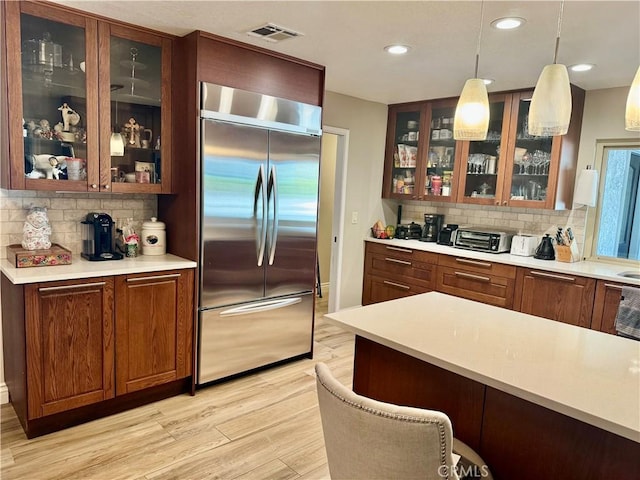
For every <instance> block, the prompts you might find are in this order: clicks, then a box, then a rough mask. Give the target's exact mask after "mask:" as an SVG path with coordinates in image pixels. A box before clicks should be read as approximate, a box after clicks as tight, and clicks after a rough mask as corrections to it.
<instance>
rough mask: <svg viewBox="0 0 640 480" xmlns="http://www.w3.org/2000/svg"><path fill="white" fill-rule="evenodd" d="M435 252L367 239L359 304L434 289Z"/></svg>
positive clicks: (436, 261) (436, 257) (436, 260)
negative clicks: (368, 240)
mask: <svg viewBox="0 0 640 480" xmlns="http://www.w3.org/2000/svg"><path fill="white" fill-rule="evenodd" d="M437 264H438V255H437V254H435V253H430V252H421V251H416V250H413V249H411V248H404V247H397V246H393V245H385V244H382V243H373V242H367V243H366V245H365V262H364V279H363V285H362V304H363V305H369V304H371V303H378V302H385V301H387V300H393V299H396V298H402V297H407V296H409V295H415V294H417V293H425V292H430V291H431V290H434V289H435V284H436V282H435V280H436V278H435V275H436V265H437Z"/></svg>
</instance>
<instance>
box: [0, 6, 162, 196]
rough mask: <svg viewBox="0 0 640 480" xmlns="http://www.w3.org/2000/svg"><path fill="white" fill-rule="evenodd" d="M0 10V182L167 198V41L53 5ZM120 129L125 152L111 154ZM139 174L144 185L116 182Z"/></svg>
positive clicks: (10, 185) (34, 187) (8, 185)
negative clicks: (0, 109)
mask: <svg viewBox="0 0 640 480" xmlns="http://www.w3.org/2000/svg"><path fill="white" fill-rule="evenodd" d="M0 8H4V25H3V27H5V28H3V30H5V29H6V31H5V32H4V35H5V40H6V41H5V42H4V44H3V49H6V50H4V51H3V54H2V56H1V57H2V60H0V61H2V62H5V63H3V65H2V69H0V70H1V71H2V72H3V85H4V84H6V92H7V93H6V101H7V106H8V113H7V117H8V127H7V129H6V131H5V129H3V132H2V135H3V142H4V141H5V140H6V142H7V144H8V148H6V147H5V148H3V150H2V162H3V165H4V167H5V168H4V170H5V173H3V176H2V186H3V187H4V188H10V189H19V190H21V189H27V190H56V191H59V190H63V191H76V192H80V191H85V192H86V191H89V192H98V191H102V192H110V191H115V192H144V193H168V192H170V191H171V175H170V168H169V161H170V155H169V152H170V149H171V135H170V128H171V125H170V106H171V94H170V82H171V75H170V72H171V42H172V39H171V37H169V36H163V35H160V34H159V35H155V34H152V33H150V32H148V31H142V30H137V29H134V28H129V27H123V26H120V25H117V24H112V23H108V22H103V21H99V20H97V19H96V18H93V17H91V16H89V15H84V14H82V13H80V12H77V11H74V10H71V9H68V8H65V7H60V6H56V5H53V4H47V5H46V7H45V6H43V4H41V3H37V2H28V1H22V2H3V3H2V5H0ZM2 95H3V96H4V95H5V93H4V92H3V93H2ZM131 119H133V120H134V121H132V120H131ZM127 125H129V126H130V127H127ZM120 132H123V133H125V134H126V135H125V141H124V143H126V147H125V146H124V143H121V145H122V146H123V150H124V152H122V155H120V156H115V155H113V156H112V153H114V152H115V150H112V148H111V145H112V142H114V141H115V140H116V137H112V133H114V134H119V133H120ZM116 143H117V142H116ZM116 143H113V145H116ZM156 145H158V147H159V148H158V149H154V147H155V146H156ZM112 169H113V170H112ZM136 169H138V170H142V171H147V172H148V176H147V174H146V173H143V174H141V175H140V182H143V181H144V182H146V183H124V182H121V181H120V180H124V179H125V177H124V174H125V173H132V174H133V173H134V170H136ZM120 172H122V176H120Z"/></svg>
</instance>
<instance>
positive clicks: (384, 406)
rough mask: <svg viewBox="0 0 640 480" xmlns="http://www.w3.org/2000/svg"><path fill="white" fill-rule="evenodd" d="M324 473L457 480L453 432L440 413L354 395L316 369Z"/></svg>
mask: <svg viewBox="0 0 640 480" xmlns="http://www.w3.org/2000/svg"><path fill="white" fill-rule="evenodd" d="M316 378H317V388H318V403H319V405H320V415H321V418H322V430H323V432H324V440H325V448H326V451H327V460H328V464H329V472H330V474H331V478H332V479H333V480H339V479H350V480H356V479H367V480H371V479H385V480H386V479H403V480H405V479H414V478H415V479H418V478H419V479H421V480H425V479H427V480H428V479H437V480H441V479H449V480H458V476H457V474H456V473H455V470H454V469H453V468H451V465H453V457H452V454H451V453H452V445H453V430H452V428H451V421H450V420H449V417H447V416H446V415H445V414H444V413H442V412H437V411H433V410H424V409H420V408H413V407H404V406H398V405H393V404H389V403H384V402H379V401H376V400H373V399H370V398H367V397H363V396H362V395H358V394H356V393H355V392H353V391H352V390H350V389H348V388H346V387H345V386H344V385H342V384H341V383H340V382H339V381H338V380H336V379H335V378H334V377H333V375H332V374H331V371H330V370H329V368H328V367H327V365H325V364H324V363H318V364H316Z"/></svg>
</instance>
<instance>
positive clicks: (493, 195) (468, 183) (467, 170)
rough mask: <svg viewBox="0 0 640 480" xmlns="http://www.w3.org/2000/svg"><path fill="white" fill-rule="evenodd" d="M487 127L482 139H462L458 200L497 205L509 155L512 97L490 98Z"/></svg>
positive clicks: (500, 200)
mask: <svg viewBox="0 0 640 480" xmlns="http://www.w3.org/2000/svg"><path fill="white" fill-rule="evenodd" d="M489 110H490V117H489V130H488V132H487V138H486V140H483V141H470V142H463V153H462V157H463V159H464V161H463V162H462V171H461V172H460V191H459V193H458V200H459V201H461V202H464V203H477V204H482V205H500V204H501V202H502V190H503V184H504V181H503V180H504V175H505V171H506V163H507V162H506V159H507V157H508V142H507V138H508V134H509V126H510V124H509V120H510V115H511V97H510V96H508V95H500V94H499V95H491V96H490V97H489Z"/></svg>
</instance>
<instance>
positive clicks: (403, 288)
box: [362, 275, 433, 305]
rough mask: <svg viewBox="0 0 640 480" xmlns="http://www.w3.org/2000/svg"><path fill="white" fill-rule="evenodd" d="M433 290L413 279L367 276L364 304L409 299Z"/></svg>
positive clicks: (363, 295)
mask: <svg viewBox="0 0 640 480" xmlns="http://www.w3.org/2000/svg"><path fill="white" fill-rule="evenodd" d="M431 290H433V289H432V288H431V287H429V286H425V285H423V284H420V283H418V282H416V281H415V280H414V279H412V278H407V279H404V280H398V279H395V278H388V277H378V276H376V275H365V278H364V288H363V294H362V304H363V305H369V304H372V303H378V302H386V301H387V300H394V299H396V298H402V297H408V296H410V295H416V294H418V293H425V292H430V291H431Z"/></svg>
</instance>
